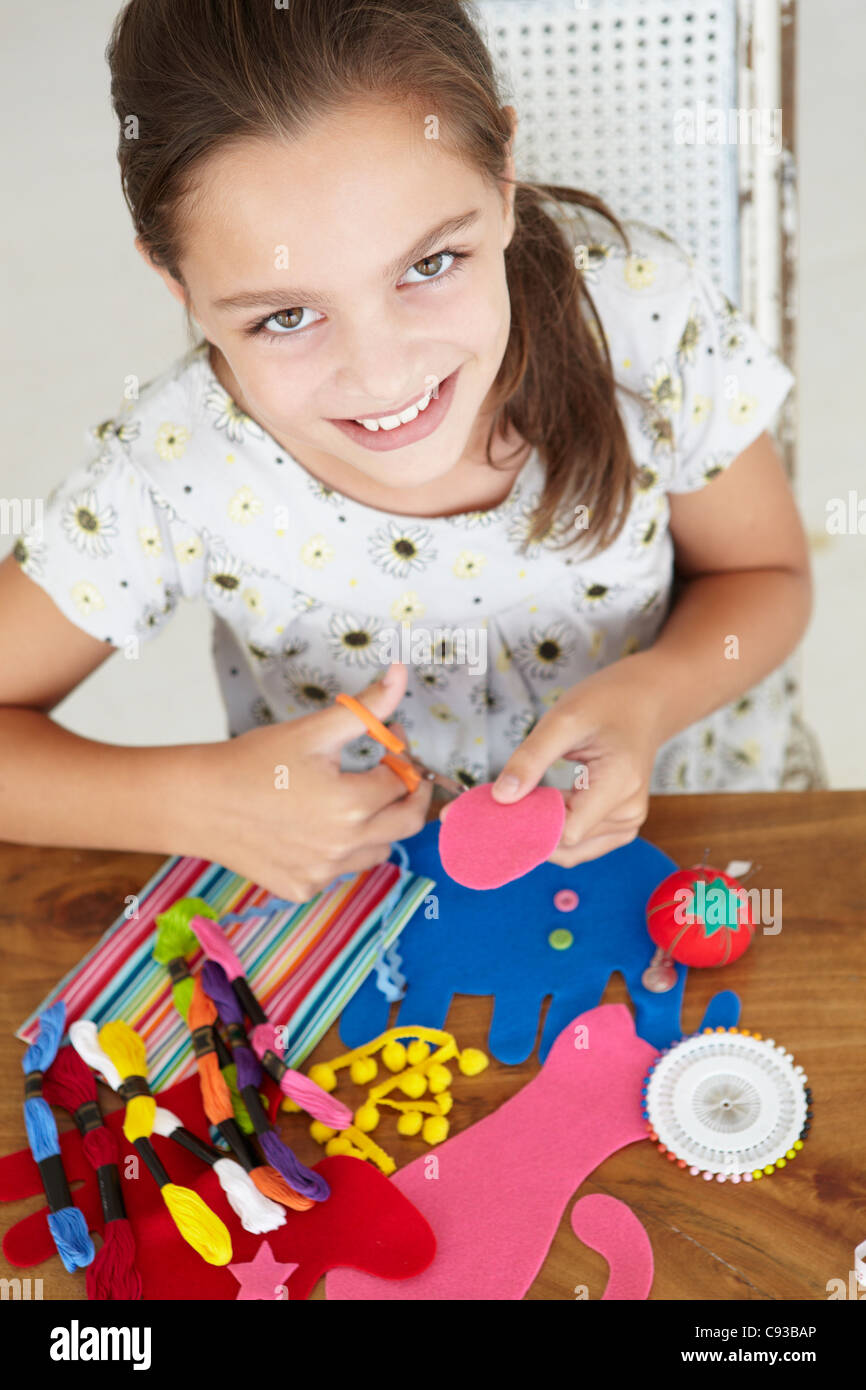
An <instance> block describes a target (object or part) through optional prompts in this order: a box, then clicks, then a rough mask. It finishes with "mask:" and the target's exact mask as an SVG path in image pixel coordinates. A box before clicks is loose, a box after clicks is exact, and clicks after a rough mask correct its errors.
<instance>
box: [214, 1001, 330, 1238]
mask: <svg viewBox="0 0 866 1390" xmlns="http://www.w3.org/2000/svg"><path fill="white" fill-rule="evenodd" d="M202 993H203V991H202ZM205 1001H206V1002H207V1000H206V996H205ZM192 1007H193V1008H194V1009H195V1008H197V1007H198V1005H193V1006H192ZM194 1017H195V1018H196V1020H198V1021H199V1023H200V1024H201V1026H202V1027H204V1028H205V1030H207V1029H208V1028H209V1026H210V1025H209V1024H208V1023H207V1022H206V1021H203V1020H201V1019H200V1018H199V1014H198V1013H197V1012H196V1013H195V1014H194ZM205 1019H206V1015H205ZM187 1023H188V1024H190V1026H192V1024H191V1020H190V1019H189V1018H187ZM200 1038H201V1045H202V1046H205V1045H207V1046H209V1045H210V1040H209V1037H208V1034H207V1031H205V1033H203V1034H201V1035H200ZM193 1043H195V1039H193ZM193 1050H194V1051H195V1050H196V1049H195V1046H194V1047H193ZM195 1060H196V1066H197V1067H198V1072H199V1085H200V1087H201V1099H202V1105H203V1106H204V1113H205V1115H206V1116H207V1118H208V1120H209V1121H210V1123H211V1124H212V1125H214V1127H215V1128H216V1129H218V1130H219V1132H220V1134H221V1135H222V1136H223V1138H224V1139H225V1140H226V1142H227V1143H228V1144H229V1145H230V1147H231V1150H232V1153H233V1154H234V1155H235V1157H236V1159H237V1160H238V1162H239V1163H240V1165H241V1167H242V1168H243V1169H244V1171H245V1172H247V1173H249V1175H250V1177H251V1178H252V1180H253V1182H254V1183H255V1185H256V1187H257V1188H258V1189H259V1191H260V1192H263V1193H264V1194H265V1196H266V1197H272V1198H273V1200H274V1201H275V1202H282V1204H283V1206H286V1207H291V1208H292V1210H293V1211H309V1209H310V1207H311V1206H312V1201H311V1199H310V1198H309V1197H304V1196H302V1195H301V1193H300V1192H295V1190H294V1188H293V1187H292V1186H291V1185H290V1184H289V1183H288V1182H286V1179H285V1178H284V1177H283V1176H282V1174H281V1173H278V1172H277V1170H276V1168H272V1167H271V1166H270V1164H264V1163H263V1162H262V1161H261V1160H260V1158H259V1155H258V1154H257V1152H256V1150H255V1149H254V1148H253V1146H252V1144H251V1143H250V1142H249V1140H247V1139H246V1138H245V1137H244V1135H242V1134H241V1132H240V1130H239V1129H238V1127H237V1125H236V1124H235V1121H234V1118H233V1116H232V1106H231V1097H230V1096H229V1093H228V1088H227V1087H226V1085H225V1082H224V1078H223V1075H222V1072H221V1071H220V1069H219V1066H217V1065H216V1064H215V1062H214V1059H213V1058H211V1062H214V1065H211V1063H210V1062H208V1061H206V1060H204V1059H203V1058H202V1057H199V1056H198V1055H196V1059H195Z"/></svg>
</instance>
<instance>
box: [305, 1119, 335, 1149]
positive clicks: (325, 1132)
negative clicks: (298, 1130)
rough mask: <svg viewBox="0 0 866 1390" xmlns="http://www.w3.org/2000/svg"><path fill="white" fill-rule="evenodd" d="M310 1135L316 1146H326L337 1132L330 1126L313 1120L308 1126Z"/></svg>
mask: <svg viewBox="0 0 866 1390" xmlns="http://www.w3.org/2000/svg"><path fill="white" fill-rule="evenodd" d="M310 1133H311V1134H312V1136H313V1138H314V1139H315V1141H316V1143H317V1144H327V1142H328V1140H329V1139H333V1137H334V1135H335V1134H336V1133H337V1131H336V1130H335V1129H331V1126H330V1125H325V1124H322V1121H321V1120H313V1123H312V1124H311V1125H310Z"/></svg>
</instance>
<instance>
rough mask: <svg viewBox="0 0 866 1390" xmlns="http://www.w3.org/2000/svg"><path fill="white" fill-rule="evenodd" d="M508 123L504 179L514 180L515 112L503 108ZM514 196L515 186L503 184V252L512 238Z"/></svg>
mask: <svg viewBox="0 0 866 1390" xmlns="http://www.w3.org/2000/svg"><path fill="white" fill-rule="evenodd" d="M502 109H503V111H504V112H506V114H507V116H508V119H509V121H510V122H511V138H510V139H509V141H508V158H507V160H506V163H505V170H504V176H505V178H506V179H510V180H513V179H514V137H515V135H516V133H517V125H518V120H517V112H516V111H515V109H514V107H513V106H503V108H502ZM514 194H515V186H514V183H513V182H510V183H505V184H503V196H504V198H505V199H506V205H505V206H506V216H505V231H506V239H505V242H504V244H503V250H504V249H505V247H506V246H508V244H509V242H510V241H511V238H512V237H513V236H514Z"/></svg>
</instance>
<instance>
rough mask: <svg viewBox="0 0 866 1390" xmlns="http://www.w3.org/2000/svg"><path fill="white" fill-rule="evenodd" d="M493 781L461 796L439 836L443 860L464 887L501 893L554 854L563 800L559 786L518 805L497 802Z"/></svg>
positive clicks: (536, 791) (537, 791)
mask: <svg viewBox="0 0 866 1390" xmlns="http://www.w3.org/2000/svg"><path fill="white" fill-rule="evenodd" d="M492 786H493V783H492V782H484V783H482V785H481V786H480V787H472V788H470V790H469V791H465V792H462V793H461V794H460V796H458V797H456V798H455V800H454V801H452V802H451V803H450V805H449V807H448V811H447V814H446V816H445V819H444V820H443V822H442V828H441V829H440V831H439V858H440V859H441V860H442V867H443V869H444V870H445V872H446V873H447V874H448V875H449V877H450V878H453V879H454V881H455V883H462V884H463V886H464V888H501V887H502V885H503V883H511V881H512V879H515V878H522V877H523V875H524V874H528V873H529V871H530V869H534V868H535V867H536V866H537V865H538V864H541V863H543V862H544V860H545V859H547V858H548V857H549V855H551V854H552V853H553V851H554V850H555V849H556V846H557V845H558V844H559V840H560V836H561V835H562V827H563V825H564V824H565V801H564V800H563V796H562V792H560V791H558V790H557V789H556V787H535V788H534V789H533V790H532V791H531V792H528V793H527V795H526V796H523V797H521V798H520V800H519V801H513V802H509V803H508V804H503V803H500V802H498V801H494V799H493V796H492V794H491V787H492Z"/></svg>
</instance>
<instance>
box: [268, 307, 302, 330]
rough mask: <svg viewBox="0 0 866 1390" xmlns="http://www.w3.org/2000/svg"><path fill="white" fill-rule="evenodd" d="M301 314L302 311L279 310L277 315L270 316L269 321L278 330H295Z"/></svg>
mask: <svg viewBox="0 0 866 1390" xmlns="http://www.w3.org/2000/svg"><path fill="white" fill-rule="evenodd" d="M303 313H304V311H303V309H281V310H280V312H279V313H278V314H272V315H271V320H272V321H273V322H274V323H276V324H279V326H280V328H297V326H298V323H299V322H300V320H301V317H302V316H303Z"/></svg>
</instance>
